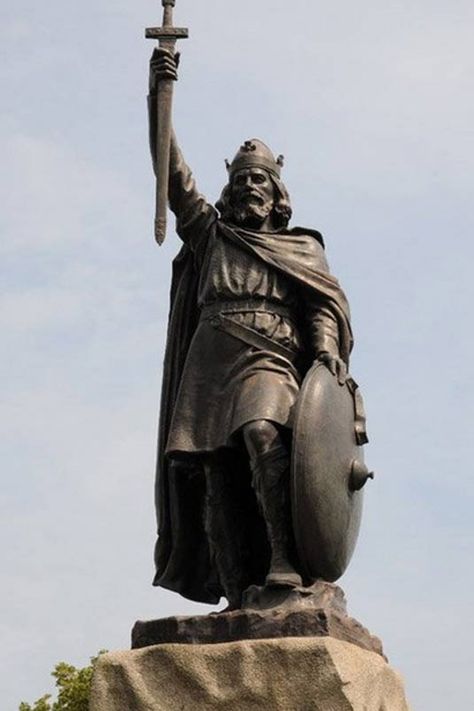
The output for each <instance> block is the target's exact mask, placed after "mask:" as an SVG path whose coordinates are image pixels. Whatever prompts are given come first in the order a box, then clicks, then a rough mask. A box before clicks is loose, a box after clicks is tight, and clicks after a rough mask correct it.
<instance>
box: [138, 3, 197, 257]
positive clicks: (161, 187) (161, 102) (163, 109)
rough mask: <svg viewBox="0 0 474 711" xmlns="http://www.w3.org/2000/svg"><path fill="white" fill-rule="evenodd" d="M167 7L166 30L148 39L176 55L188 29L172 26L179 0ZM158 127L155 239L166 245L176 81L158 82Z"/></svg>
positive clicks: (156, 31) (151, 33)
mask: <svg viewBox="0 0 474 711" xmlns="http://www.w3.org/2000/svg"><path fill="white" fill-rule="evenodd" d="M161 4H162V5H163V7H164V11H163V27H149V28H148V29H146V30H145V37H147V38H148V39H157V40H159V46H160V48H162V49H167V50H169V51H170V52H172V53H174V50H175V47H176V41H177V40H178V39H185V38H186V37H188V34H189V33H188V30H187V29H186V28H185V27H173V8H174V6H175V4H176V0H161ZM157 101H158V125H157V135H156V139H157V140H156V151H157V159H156V205H155V239H156V241H157V242H158V244H163V241H164V239H165V237H166V210H167V207H168V180H169V170H170V143H171V112H172V106H173V80H172V79H163V80H161V81H159V82H158V98H157Z"/></svg>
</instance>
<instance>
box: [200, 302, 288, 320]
mask: <svg viewBox="0 0 474 711" xmlns="http://www.w3.org/2000/svg"><path fill="white" fill-rule="evenodd" d="M245 311H266V312H268V313H272V314H277V315H278V316H283V317H284V318H288V319H291V318H292V316H293V313H292V309H290V308H289V307H288V306H283V304H280V303H279V302H278V301H269V300H268V299H235V300H234V301H214V303H212V304H207V305H206V306H202V307H201V316H202V318H205V319H207V318H209V317H211V316H216V315H218V314H236V313H242V312H245Z"/></svg>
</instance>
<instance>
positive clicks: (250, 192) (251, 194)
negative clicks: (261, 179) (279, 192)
mask: <svg viewBox="0 0 474 711" xmlns="http://www.w3.org/2000/svg"><path fill="white" fill-rule="evenodd" d="M249 198H252V199H254V200H255V201H256V202H258V203H259V204H260V205H263V204H264V203H265V198H264V197H263V195H262V194H261V193H260V192H259V191H258V190H255V189H253V188H249V189H247V190H243V191H242V193H241V195H240V196H239V202H243V201H245V200H248V199H249Z"/></svg>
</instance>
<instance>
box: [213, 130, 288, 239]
mask: <svg viewBox="0 0 474 711" xmlns="http://www.w3.org/2000/svg"><path fill="white" fill-rule="evenodd" d="M226 166H227V171H228V174H229V181H228V183H227V185H226V186H225V188H224V190H223V192H222V195H221V197H220V199H219V201H218V203H217V205H216V206H217V209H218V210H219V211H220V213H221V216H222V219H223V220H224V221H227V222H232V223H234V224H236V225H239V226H242V227H247V228H249V229H255V230H262V231H263V230H270V231H272V230H276V229H279V228H281V227H286V226H287V225H288V222H289V220H290V218H291V206H290V198H289V195H288V191H287V189H286V188H285V186H284V185H283V183H282V181H281V169H282V166H283V156H281V155H280V156H278V157H277V158H275V157H274V155H273V153H272V151H271V150H270V149H269V148H268V146H266V145H265V143H263V142H262V141H260V140H259V139H257V138H253V139H251V140H249V141H245V143H244V144H243V145H242V146H241V147H240V148H239V150H238V151H237V153H236V155H235V157H234V160H233V161H232V162H231V163H229V161H226Z"/></svg>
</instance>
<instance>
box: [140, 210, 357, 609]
mask: <svg viewBox="0 0 474 711" xmlns="http://www.w3.org/2000/svg"><path fill="white" fill-rule="evenodd" d="M211 230H215V231H216V232H215V233H214V238H216V237H217V238H222V239H227V240H230V241H231V242H232V243H233V244H235V245H237V246H238V247H239V248H241V249H243V250H245V251H246V252H247V253H251V254H253V255H254V256H255V258H256V260H261V261H263V262H265V263H266V264H267V265H270V266H271V267H273V268H274V269H276V270H277V271H279V272H281V273H283V274H285V275H286V276H287V277H288V279H291V280H293V281H294V282H295V285H298V287H305V288H307V289H308V290H309V291H310V292H311V293H313V294H316V295H317V296H318V297H319V298H320V299H321V301H322V303H324V304H325V305H326V306H327V307H328V308H330V310H331V312H332V313H333V315H334V317H335V318H336V320H337V323H338V330H339V347H340V353H341V357H342V358H343V359H344V361H345V362H346V363H348V361H349V355H350V352H351V349H352V345H353V338H352V331H351V326H350V313H349V306H348V303H347V299H346V297H345V295H344V292H343V291H342V289H341V287H340V286H339V283H338V281H337V279H335V278H334V277H333V276H332V275H330V274H329V273H328V272H327V268H326V267H325V259H324V243H323V239H322V237H321V235H320V234H319V232H316V231H314V230H309V229H304V228H298V227H295V228H293V229H287V230H280V231H279V232H277V233H271V234H268V233H264V234H262V233H258V232H251V231H247V230H243V229H240V228H235V227H233V226H232V225H228V224H224V223H223V222H222V221H220V220H216V221H215V223H214V224H213V225H212V227H211ZM211 238H212V235H211ZM314 240H316V242H317V243H318V251H317V253H316V257H315V250H314ZM311 242H312V244H311ZM318 254H319V255H320V257H319V259H318V256H317V255H318ZM198 280H199V273H198V271H197V269H196V264H195V259H194V255H193V253H192V251H191V250H190V249H189V247H187V246H186V245H184V246H183V247H182V249H181V251H180V252H179V254H178V256H177V257H176V258H175V260H174V262H173V277H172V284H171V293H170V313H169V321H168V336H167V344H166V351H165V359H164V367H163V382H162V391H161V410H160V424H159V436H158V458H157V473H156V486H155V500H156V511H157V519H158V541H157V544H156V548H155V565H156V575H155V578H154V582H153V584H154V585H157V586H161V587H164V588H167V589H169V590H173V591H175V592H179V593H180V594H181V595H183V596H184V597H186V598H189V599H191V600H195V601H197V602H204V603H211V604H216V603H217V602H218V601H219V599H220V597H221V595H222V594H223V591H222V589H221V588H220V585H219V582H218V579H217V574H216V571H215V569H214V567H213V563H212V559H211V555H210V551H209V545H208V541H207V537H206V533H205V531H204V524H203V520H204V497H205V485H204V477H203V476H202V475H199V471H198V469H197V468H196V467H192V466H187V465H181V466H179V464H177V463H176V464H173V463H172V462H171V461H170V460H169V459H168V458H167V457H165V455H164V451H165V448H166V442H167V438H168V432H169V428H170V423H171V418H172V415H173V410H174V403H175V401H176V396H177V392H178V388H179V384H180V379H181V374H182V371H183V368H184V364H185V361H186V356H187V353H188V350H189V346H190V343H191V339H192V337H193V334H194V332H195V329H196V327H197V324H198V321H199V308H198V304H197V289H198ZM196 416H198V413H196Z"/></svg>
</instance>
